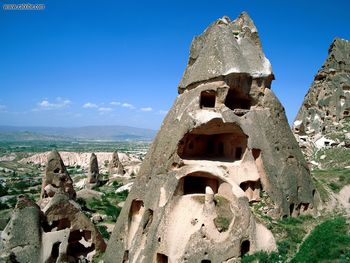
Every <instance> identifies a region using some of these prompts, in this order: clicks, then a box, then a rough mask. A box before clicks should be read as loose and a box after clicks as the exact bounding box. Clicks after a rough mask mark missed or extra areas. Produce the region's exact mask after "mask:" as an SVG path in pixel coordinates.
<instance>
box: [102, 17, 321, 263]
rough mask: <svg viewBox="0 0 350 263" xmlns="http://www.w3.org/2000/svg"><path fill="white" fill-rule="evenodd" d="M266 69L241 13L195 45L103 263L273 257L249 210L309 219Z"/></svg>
mask: <svg viewBox="0 0 350 263" xmlns="http://www.w3.org/2000/svg"><path fill="white" fill-rule="evenodd" d="M273 78H274V77H273V73H272V71H271V65H270V63H269V61H268V60H267V59H266V58H265V56H264V54H263V52H262V49H261V44H260V40H259V37H258V33H257V30H256V28H255V26H254V23H253V22H252V20H251V19H250V18H249V16H248V15H247V14H246V13H243V14H242V15H240V16H239V17H238V18H237V19H236V20H235V21H233V22H230V21H229V19H228V18H227V17H224V18H222V19H219V20H218V21H216V22H215V23H213V24H212V25H211V26H210V27H209V28H208V29H207V30H206V31H205V32H204V33H203V34H202V35H201V36H199V37H197V38H195V39H194V41H193V42H192V47H191V54H190V59H189V62H188V66H187V68H186V71H185V74H184V76H183V79H182V80H181V82H180V85H179V93H180V95H179V96H178V97H177V99H176V101H175V103H174V105H173V107H172V109H171V110H170V111H169V113H168V115H167V116H166V118H165V120H164V122H163V124H162V126H161V130H160V131H159V133H158V135H157V137H156V139H155V141H154V143H153V144H152V146H151V147H150V150H149V151H148V153H147V155H146V158H145V160H144V162H143V163H142V166H141V169H140V172H139V174H138V176H137V178H136V180H135V183H134V185H133V187H132V189H131V191H130V193H129V196H128V199H127V200H126V202H125V204H124V205H123V209H122V211H121V213H120V216H119V218H118V221H117V223H116V225H115V228H114V231H113V234H112V236H111V239H110V241H109V243H108V246H107V250H106V254H105V258H104V260H105V262H108V263H109V262H235V260H239V258H240V257H241V256H242V255H244V254H246V253H252V252H254V251H258V250H267V251H271V250H274V249H275V248H276V245H275V241H274V237H273V235H272V233H271V232H270V231H269V230H268V229H267V228H266V227H265V226H263V225H261V224H258V223H257V222H256V220H255V216H254V215H253V213H252V212H251V208H250V202H259V201H260V198H261V195H260V192H261V191H263V192H264V195H267V196H269V197H270V199H271V200H272V201H273V203H274V204H273V208H272V209H271V210H270V211H269V215H271V216H273V217H275V218H279V217H282V216H297V215H299V214H301V213H312V212H313V211H315V208H316V207H315V201H314V195H315V187H314V185H313V183H312V180H311V177H310V174H309V170H308V167H307V164H306V162H305V159H304V157H303V155H302V153H301V151H300V149H299V146H298V144H297V142H296V140H295V138H294V136H293V134H292V132H291V130H290V128H289V125H288V122H287V119H286V116H285V112H284V109H283V107H282V105H281V104H280V102H279V101H278V99H277V98H276V97H275V95H274V94H273V92H272V91H271V89H270V85H271V81H272V80H273Z"/></svg>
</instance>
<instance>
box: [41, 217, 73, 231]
mask: <svg viewBox="0 0 350 263" xmlns="http://www.w3.org/2000/svg"><path fill="white" fill-rule="evenodd" d="M42 226H43V230H44V232H51V231H59V230H62V229H66V228H70V227H71V222H70V221H69V219H68V218H61V219H58V220H54V221H52V222H51V223H47V222H46V223H43V225H42Z"/></svg>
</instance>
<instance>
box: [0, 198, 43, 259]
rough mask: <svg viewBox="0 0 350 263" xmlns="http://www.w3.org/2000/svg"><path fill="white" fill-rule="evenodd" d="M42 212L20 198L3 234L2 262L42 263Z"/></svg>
mask: <svg viewBox="0 0 350 263" xmlns="http://www.w3.org/2000/svg"><path fill="white" fill-rule="evenodd" d="M40 215H41V211H40V208H39V206H38V205H37V204H35V203H34V202H33V201H31V200H29V199H28V198H27V197H25V196H19V197H18V200H17V204H16V208H15V209H14V211H13V214H12V217H11V220H10V222H9V223H8V224H7V226H6V228H5V229H4V231H3V232H2V233H1V241H0V243H1V245H0V262H40V254H41V253H40V248H41V238H40V237H41V230H40V229H41V216H40Z"/></svg>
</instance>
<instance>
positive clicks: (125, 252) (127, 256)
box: [123, 250, 129, 263]
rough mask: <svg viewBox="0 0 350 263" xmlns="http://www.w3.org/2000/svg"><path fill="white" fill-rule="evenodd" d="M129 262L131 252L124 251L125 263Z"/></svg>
mask: <svg viewBox="0 0 350 263" xmlns="http://www.w3.org/2000/svg"><path fill="white" fill-rule="evenodd" d="M128 261H129V250H125V251H124V256H123V263H126V262H128Z"/></svg>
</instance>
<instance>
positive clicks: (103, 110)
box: [98, 107, 113, 112]
mask: <svg viewBox="0 0 350 263" xmlns="http://www.w3.org/2000/svg"><path fill="white" fill-rule="evenodd" d="M112 110H113V109H112V108H109V107H100V108H98V111H99V112H110V111H112Z"/></svg>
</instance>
